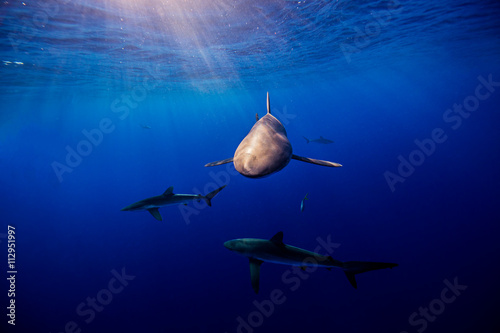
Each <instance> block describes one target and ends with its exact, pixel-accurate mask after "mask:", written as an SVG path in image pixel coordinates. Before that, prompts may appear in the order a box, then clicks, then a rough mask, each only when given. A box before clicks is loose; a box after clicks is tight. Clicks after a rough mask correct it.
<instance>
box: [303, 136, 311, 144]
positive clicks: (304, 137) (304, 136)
mask: <svg viewBox="0 0 500 333" xmlns="http://www.w3.org/2000/svg"><path fill="white" fill-rule="evenodd" d="M302 137H303V138H304V139H306V141H307V143H309V142H311V140H309V139H308V138H306V137H305V136H302Z"/></svg>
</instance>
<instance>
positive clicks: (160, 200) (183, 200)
mask: <svg viewBox="0 0 500 333" xmlns="http://www.w3.org/2000/svg"><path fill="white" fill-rule="evenodd" d="M224 187H226V185H224V186H221V187H219V188H218V189H216V190H215V191H212V192H210V193H208V194H207V195H201V194H174V187H173V186H170V187H169V188H168V189H167V190H166V191H165V192H164V193H163V194H161V195H157V196H155V197H151V198H147V199H144V200H141V201H137V202H135V203H133V204H131V205H128V206H127V207H125V208H122V209H121V210H123V211H129V210H130V211H133V210H147V211H148V212H150V213H151V215H153V217H154V218H155V219H157V220H158V221H162V220H163V219H162V217H161V214H160V212H159V211H158V208H159V207H163V206H171V205H180V204H183V205H187V202H189V201H192V200H196V201H198V202H199V201H200V200H205V202H206V203H207V205H209V206H212V202H211V200H212V198H213V197H215V196H216V195H217V193H219V192H220V191H222V189H223V188H224Z"/></svg>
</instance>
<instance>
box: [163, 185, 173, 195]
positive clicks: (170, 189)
mask: <svg viewBox="0 0 500 333" xmlns="http://www.w3.org/2000/svg"><path fill="white" fill-rule="evenodd" d="M173 194H174V187H173V186H170V187H169V188H167V190H166V191H165V192H163V195H164V196H169V195H173Z"/></svg>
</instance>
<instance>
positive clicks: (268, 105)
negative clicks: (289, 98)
mask: <svg viewBox="0 0 500 333" xmlns="http://www.w3.org/2000/svg"><path fill="white" fill-rule="evenodd" d="M267 113H269V114H271V102H270V101H269V91H268V92H267Z"/></svg>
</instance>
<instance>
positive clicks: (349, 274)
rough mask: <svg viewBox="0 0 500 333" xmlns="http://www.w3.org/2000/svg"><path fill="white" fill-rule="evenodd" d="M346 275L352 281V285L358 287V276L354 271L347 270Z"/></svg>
mask: <svg viewBox="0 0 500 333" xmlns="http://www.w3.org/2000/svg"><path fill="white" fill-rule="evenodd" d="M344 273H345V276H346V277H347V280H349V282H350V283H351V286H353V287H354V288H355V289H358V284H357V283H356V277H355V274H354V273H353V272H347V271H344Z"/></svg>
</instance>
